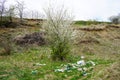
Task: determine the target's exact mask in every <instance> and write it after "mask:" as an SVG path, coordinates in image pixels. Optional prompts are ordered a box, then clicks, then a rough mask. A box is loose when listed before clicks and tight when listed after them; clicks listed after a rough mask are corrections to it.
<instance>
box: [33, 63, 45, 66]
mask: <svg viewBox="0 0 120 80" xmlns="http://www.w3.org/2000/svg"><path fill="white" fill-rule="evenodd" d="M45 65H46V64H41V63H35V64H33V66H45Z"/></svg>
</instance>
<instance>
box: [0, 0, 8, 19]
mask: <svg viewBox="0 0 120 80" xmlns="http://www.w3.org/2000/svg"><path fill="white" fill-rule="evenodd" d="M6 1H7V0H1V1H0V18H1V21H2V18H3V14H4V12H5V3H6Z"/></svg>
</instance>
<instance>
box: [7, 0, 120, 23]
mask: <svg viewBox="0 0 120 80" xmlns="http://www.w3.org/2000/svg"><path fill="white" fill-rule="evenodd" d="M18 1H19V0H18ZM23 1H24V2H25V5H26V8H27V9H28V10H38V11H40V12H42V11H43V8H45V7H46V6H47V4H49V3H50V2H52V3H54V5H55V6H56V5H61V4H64V6H65V7H66V8H67V9H68V10H70V11H71V12H72V14H73V15H74V16H75V19H76V20H90V19H92V20H93V19H96V20H103V21H107V20H108V17H110V16H112V15H117V14H118V13H120V0H23ZM14 3H15V0H7V4H14Z"/></svg>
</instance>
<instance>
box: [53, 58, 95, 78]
mask: <svg viewBox="0 0 120 80" xmlns="http://www.w3.org/2000/svg"><path fill="white" fill-rule="evenodd" d="M94 66H95V62H93V61H84V60H80V61H77V62H76V63H68V64H66V65H64V64H61V65H60V67H59V68H57V69H55V70H54V71H55V72H73V71H80V72H81V74H82V75H83V76H86V75H88V74H90V73H89V72H90V71H92V70H93V68H94Z"/></svg>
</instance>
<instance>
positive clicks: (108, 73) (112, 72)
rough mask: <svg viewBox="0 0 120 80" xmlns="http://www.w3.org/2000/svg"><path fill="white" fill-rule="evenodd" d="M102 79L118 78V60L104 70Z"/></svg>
mask: <svg viewBox="0 0 120 80" xmlns="http://www.w3.org/2000/svg"><path fill="white" fill-rule="evenodd" d="M103 80H120V62H116V63H114V64H112V65H111V66H110V67H109V68H107V69H106V70H105V73H104V78H103Z"/></svg>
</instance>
